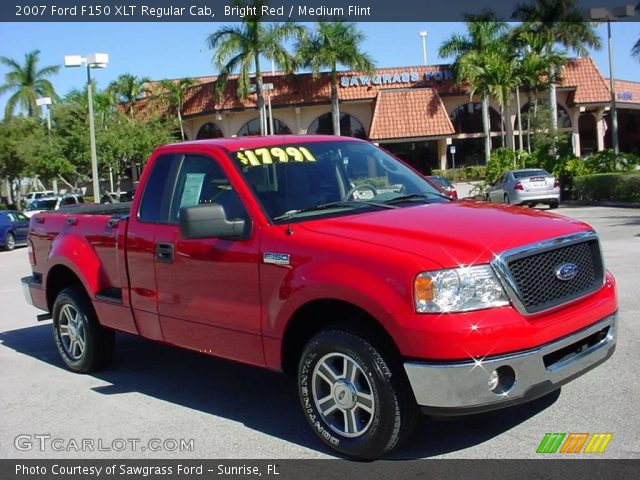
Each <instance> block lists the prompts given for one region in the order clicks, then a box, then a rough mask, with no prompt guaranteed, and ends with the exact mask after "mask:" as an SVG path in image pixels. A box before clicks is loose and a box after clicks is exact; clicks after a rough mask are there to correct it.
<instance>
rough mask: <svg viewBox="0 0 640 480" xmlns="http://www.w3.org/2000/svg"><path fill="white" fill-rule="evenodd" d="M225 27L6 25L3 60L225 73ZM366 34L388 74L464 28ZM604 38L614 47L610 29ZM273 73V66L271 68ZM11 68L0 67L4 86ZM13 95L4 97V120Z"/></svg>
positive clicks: (146, 72) (634, 68) (368, 27)
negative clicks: (100, 60) (86, 58)
mask: <svg viewBox="0 0 640 480" xmlns="http://www.w3.org/2000/svg"><path fill="white" fill-rule="evenodd" d="M221 25H222V24H221V23H160V22H158V23H31V24H29V23H22V24H19V23H0V56H6V57H10V58H14V59H16V60H19V61H22V59H23V58H24V54H25V53H26V52H28V51H31V50H34V49H39V50H40V51H41V54H40V58H41V63H40V65H42V66H44V65H61V64H62V62H63V57H64V55H71V54H79V55H85V54H88V53H92V52H105V53H108V54H109V55H110V63H109V66H108V67H107V68H106V69H104V70H98V71H95V70H94V78H95V79H96V80H97V82H98V85H99V86H100V87H101V88H102V87H105V86H106V85H107V84H108V83H109V82H110V81H112V80H113V79H115V78H116V77H117V76H118V75H120V74H122V73H132V74H134V75H137V76H147V77H150V78H152V79H162V78H182V77H187V76H203V75H212V74H215V73H217V72H216V71H215V70H214V68H213V67H212V65H211V52H210V51H209V50H208V49H207V47H206V45H205V39H206V37H207V35H208V34H210V33H212V32H214V31H215V30H216V29H217V28H218V27H220V26H221ZM359 28H360V29H361V30H362V31H363V32H364V33H365V34H366V36H367V40H366V41H365V43H364V46H363V47H364V48H363V49H364V50H365V51H366V52H368V53H369V54H370V55H371V56H372V57H373V58H374V60H375V61H376V63H377V65H378V66H380V67H393V66H410V65H421V64H422V43H421V39H420V36H419V32H420V31H421V30H427V32H428V37H427V38H428V40H427V50H428V62H429V63H430V64H435V63H446V62H447V59H441V58H439V57H438V56H437V50H438V47H439V46H440V44H441V43H442V42H443V41H444V40H445V39H446V38H448V37H449V36H450V35H451V34H452V33H454V32H459V33H462V32H464V24H462V23H436V22H434V23H424V22H423V23H360V24H359ZM612 28H613V39H614V61H615V65H614V68H615V70H614V72H615V75H616V77H617V78H620V79H625V80H635V81H640V63H638V62H637V61H636V60H635V59H633V58H632V57H631V53H630V52H631V48H632V46H633V44H634V43H635V41H636V40H637V39H638V37H639V36H640V22H624V23H616V24H614V25H613V26H612ZM598 32H599V34H600V36H601V39H602V43H603V45H605V46H606V26H605V25H600V26H599V27H598ZM592 55H593V58H594V59H595V61H596V63H597V65H598V67H599V68H600V71H601V72H602V73H603V75H605V76H608V72H609V67H608V57H607V50H606V48H603V49H601V50H600V51H598V52H593V53H592ZM264 67H265V69H268V68H269V66H268V65H264ZM6 71H7V70H6V68H5V67H4V66H0V82H2V83H4V75H5V73H6ZM51 80H52V82H53V84H54V87H55V88H56V91H57V92H58V94H60V95H64V94H65V93H66V92H68V91H69V90H70V89H72V88H79V87H81V86H82V84H83V82H84V81H85V73H84V71H83V70H81V69H64V68H61V70H60V73H59V74H58V75H55V76H54V77H52V79H51ZM7 97H8V95H6V94H5V95H3V96H2V97H0V115H2V114H3V112H4V106H5V103H6V100H7Z"/></svg>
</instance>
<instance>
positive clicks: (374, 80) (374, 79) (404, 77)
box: [340, 70, 453, 87]
mask: <svg viewBox="0 0 640 480" xmlns="http://www.w3.org/2000/svg"><path fill="white" fill-rule="evenodd" d="M421 80H424V81H426V82H432V81H436V82H441V81H443V80H453V71H452V70H430V71H427V72H424V74H422V75H421V74H419V73H418V72H399V73H377V74H374V75H344V76H342V77H340V86H341V87H364V86H370V85H391V84H396V83H414V82H419V81H421Z"/></svg>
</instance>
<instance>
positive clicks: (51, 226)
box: [22, 136, 617, 458]
mask: <svg viewBox="0 0 640 480" xmlns="http://www.w3.org/2000/svg"><path fill="white" fill-rule="evenodd" d="M29 258H30V262H31V265H32V270H33V274H32V275H31V276H30V277H27V278H24V279H23V280H22V281H23V286H24V291H25V295H26V298H27V300H28V301H29V302H30V303H32V304H33V305H35V306H36V307H38V308H40V309H42V310H45V311H46V312H49V313H45V314H43V315H41V316H40V317H41V318H47V317H49V318H52V319H53V335H54V338H55V343H56V346H57V350H58V351H59V353H60V355H61V357H62V359H63V360H64V362H65V364H66V365H67V366H68V367H69V368H70V369H72V370H75V371H78V372H89V371H92V370H95V369H98V368H101V367H104V366H105V365H106V364H107V363H108V362H109V360H110V358H111V356H112V352H113V348H114V331H115V330H118V331H123V332H129V333H132V334H136V335H140V336H143V337H146V338H149V339H152V340H156V341H160V342H165V343H168V344H172V345H177V346H180V347H184V348H188V349H191V350H195V351H198V352H203V353H206V354H210V355H215V356H219V357H224V358H228V359H233V360H237V361H239V362H244V363H247V364H251V365H257V366H261V367H266V368H269V369H273V370H281V371H284V372H289V373H292V374H295V375H297V382H298V391H299V396H300V401H301V405H302V409H303V411H304V415H305V416H306V418H307V420H308V421H309V424H310V425H311V427H312V429H313V430H314V431H315V432H316V434H317V435H318V436H319V437H320V438H321V439H322V440H323V441H324V442H325V443H326V444H327V445H329V446H330V447H332V448H333V449H335V450H337V451H338V452H340V453H341V454H343V455H348V456H353V457H363V458H374V457H378V456H380V455H383V454H384V453H385V452H388V451H389V450H391V449H392V448H394V447H396V446H397V445H399V443H400V442H401V441H402V440H403V439H405V438H406V437H407V436H408V434H409V432H410V431H411V428H412V426H413V425H414V424H415V423H416V419H417V415H418V414H419V413H420V412H424V413H427V414H430V415H436V416H443V415H460V414H469V413H475V412H481V411H487V410H493V409H498V408H502V407H506V406H510V405H514V404H517V403H521V402H524V401H528V400H531V399H534V398H537V397H540V396H542V395H545V394H547V393H548V392H551V391H553V390H556V389H558V388H559V387H560V386H561V385H563V384H565V383H567V382H569V381H570V380H572V379H574V378H576V377H577V376H579V375H581V374H583V373H585V372H587V371H588V370H590V369H591V368H593V367H595V366H597V365H599V364H601V363H602V362H604V361H605V360H607V359H608V358H609V357H610V356H611V355H612V354H613V351H614V348H615V330H616V325H615V318H616V311H617V300H616V291H615V281H614V279H613V277H612V276H611V275H610V274H609V273H608V272H607V271H606V270H605V268H604V265H603V258H602V253H601V250H600V244H599V241H598V237H597V235H596V233H595V232H594V231H593V230H592V229H591V228H590V227H589V226H588V225H586V224H584V223H581V222H578V221H575V220H570V219H567V218H564V217H561V216H557V215H553V214H548V213H544V212H538V211H533V210H527V209H523V208H519V207H512V206H497V205H490V204H486V203H484V202H474V201H451V200H450V199H448V198H446V196H444V195H442V194H441V192H440V191H439V190H437V189H436V187H434V186H433V185H431V184H430V183H429V182H428V181H427V180H425V179H424V178H423V177H422V176H421V175H419V174H418V173H417V172H415V171H414V170H412V169H411V168H410V167H408V166H406V165H405V164H403V163H402V162H400V161H399V160H397V159H396V158H394V157H392V156H391V155H389V154H388V153H386V152H384V151H383V150H381V149H379V148H377V147H376V146H374V145H372V144H370V143H368V142H364V141H360V140H354V139H347V138H340V137H327V136H271V137H263V138H260V137H256V138H232V139H219V140H207V141H198V142H186V143H181V144H175V145H167V146H163V147H160V148H158V149H157V150H156V151H155V152H154V153H153V154H152V155H151V158H150V159H149V162H148V163H147V165H146V168H145V170H144V173H143V175H142V179H141V182H140V187H139V189H138V193H137V194H136V197H135V199H134V200H133V202H132V204H115V205H111V206H102V205H100V206H86V207H79V208H74V209H72V210H70V211H66V212H63V211H58V212H52V213H39V214H37V215H36V216H35V217H34V218H32V219H31V226H30V232H29Z"/></svg>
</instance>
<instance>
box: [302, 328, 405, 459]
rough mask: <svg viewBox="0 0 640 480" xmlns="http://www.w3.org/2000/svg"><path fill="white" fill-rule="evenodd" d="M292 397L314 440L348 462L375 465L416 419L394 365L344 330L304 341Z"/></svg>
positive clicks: (388, 356)
mask: <svg viewBox="0 0 640 480" xmlns="http://www.w3.org/2000/svg"><path fill="white" fill-rule="evenodd" d="M349 362H350V363H351V365H352V366H351V368H350V369H348V368H349V367H348V366H347V365H348V363H349ZM341 364H342V367H340V365H341ZM341 368H342V370H340V369H341ZM354 372H355V373H354ZM332 375H333V379H332V380H335V382H334V383H331V382H330V381H329V380H328V377H330V376H332ZM347 379H348V380H347ZM298 394H299V396H300V401H301V403H302V409H303V411H304V414H305V417H306V418H307V421H308V422H309V424H310V425H311V427H312V429H313V431H314V432H315V433H316V435H318V437H319V438H320V439H321V440H322V441H323V442H324V443H325V444H326V445H327V446H329V447H330V448H332V449H334V450H335V451H337V452H339V453H340V454H342V455H345V456H348V457H352V458H363V459H375V458H379V457H381V456H382V455H384V454H385V453H387V452H389V451H391V450H392V449H394V448H396V447H397V446H399V445H400V444H401V443H402V442H403V441H404V440H406V438H408V437H409V435H410V434H411V432H412V429H413V427H414V425H415V423H416V421H417V417H418V410H417V406H416V403H415V399H414V398H413V394H412V393H411V390H410V388H409V386H408V382H407V380H406V377H405V376H404V371H403V370H402V366H401V364H400V362H398V361H396V360H395V358H394V355H392V354H391V353H390V352H387V351H385V349H383V348H379V347H377V346H375V345H374V343H373V342H370V341H368V340H367V339H365V338H364V336H361V335H358V334H355V333H351V332H350V331H347V330H346V329H345V330H342V329H331V330H325V331H321V332H320V333H318V334H316V335H315V336H314V337H313V338H311V340H309V342H308V343H307V345H306V346H305V348H304V351H303V353H302V357H301V359H300V364H299V368H298ZM322 399H324V402H318V400H322ZM321 406H322V407H323V408H322V411H321ZM366 409H368V410H369V411H367V410H366Z"/></svg>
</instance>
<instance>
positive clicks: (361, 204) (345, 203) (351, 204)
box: [274, 200, 398, 220]
mask: <svg viewBox="0 0 640 480" xmlns="http://www.w3.org/2000/svg"><path fill="white" fill-rule="evenodd" d="M365 207H377V208H384V209H387V210H388V209H391V208H398V207H395V206H393V205H389V204H387V203H386V202H385V203H379V202H371V201H369V200H342V201H339V202H330V203H323V204H321V205H316V206H315V207H309V208H302V209H300V210H291V211H289V212H287V213H285V214H283V215H280V216H278V217H275V218H274V220H282V219H284V218H292V217H295V216H296V215H298V214H300V213H307V212H318V211H322V210H331V209H333V208H365Z"/></svg>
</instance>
